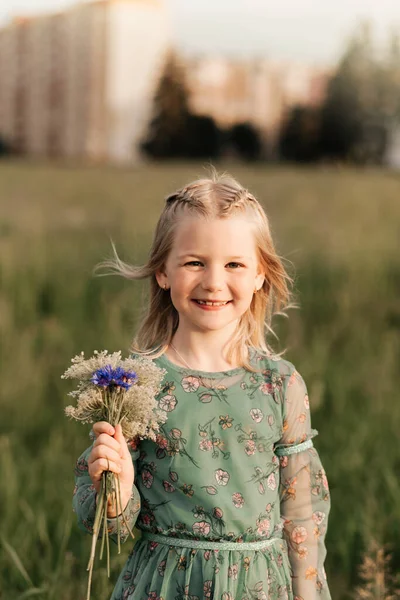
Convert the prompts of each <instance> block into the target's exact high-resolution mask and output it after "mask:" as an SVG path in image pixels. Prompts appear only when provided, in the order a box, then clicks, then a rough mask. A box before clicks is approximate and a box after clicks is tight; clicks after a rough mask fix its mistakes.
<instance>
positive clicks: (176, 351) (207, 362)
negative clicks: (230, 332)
mask: <svg viewBox="0 0 400 600" xmlns="http://www.w3.org/2000/svg"><path fill="white" fill-rule="evenodd" d="M178 333H179V332H178V331H177V332H176V333H175V335H174V337H173V339H172V345H170V346H169V347H168V349H167V352H166V354H167V356H168V358H169V359H171V361H172V362H174V363H179V364H180V365H182V366H183V367H190V368H191V369H194V370H198V371H209V372H211V371H226V370H229V369H234V368H235V367H237V366H238V365H236V364H232V363H229V362H228V361H227V359H226V353H227V347H228V342H227V341H226V340H224V342H223V343H222V341H221V340H220V339H219V340H218V339H216V338H214V339H213V340H207V341H206V342H205V341H204V340H203V341H202V342H198V341H196V336H193V335H191V336H184V335H179V334H178Z"/></svg>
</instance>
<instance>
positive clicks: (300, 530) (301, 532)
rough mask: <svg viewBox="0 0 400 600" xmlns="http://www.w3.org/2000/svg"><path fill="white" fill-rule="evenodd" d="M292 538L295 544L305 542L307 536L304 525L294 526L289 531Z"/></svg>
mask: <svg viewBox="0 0 400 600" xmlns="http://www.w3.org/2000/svg"><path fill="white" fill-rule="evenodd" d="M290 537H291V538H292V540H293V541H294V543H295V544H301V543H302V542H305V540H306V539H307V537H308V533H307V529H306V528H305V527H300V526H299V527H295V528H294V529H293V531H292V533H291V536H290Z"/></svg>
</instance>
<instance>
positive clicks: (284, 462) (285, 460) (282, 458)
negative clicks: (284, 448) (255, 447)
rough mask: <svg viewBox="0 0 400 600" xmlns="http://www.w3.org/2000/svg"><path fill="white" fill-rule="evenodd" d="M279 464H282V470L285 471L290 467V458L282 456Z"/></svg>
mask: <svg viewBox="0 0 400 600" xmlns="http://www.w3.org/2000/svg"><path fill="white" fill-rule="evenodd" d="M279 463H280V465H281V467H282V469H284V468H285V467H287V466H288V463H289V457H288V456H280V457H279Z"/></svg>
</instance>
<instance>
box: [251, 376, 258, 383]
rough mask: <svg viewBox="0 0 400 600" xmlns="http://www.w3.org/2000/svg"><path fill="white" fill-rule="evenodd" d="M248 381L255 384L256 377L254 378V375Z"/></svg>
mask: <svg viewBox="0 0 400 600" xmlns="http://www.w3.org/2000/svg"><path fill="white" fill-rule="evenodd" d="M250 381H251V383H257V377H255V376H254V375H251V376H250Z"/></svg>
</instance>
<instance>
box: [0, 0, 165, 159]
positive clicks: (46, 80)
mask: <svg viewBox="0 0 400 600" xmlns="http://www.w3.org/2000/svg"><path fill="white" fill-rule="evenodd" d="M170 44H171V36H170V29H169V20H168V15H167V13H166V10H165V6H164V2H163V1H162V0H97V1H94V2H90V3H87V2H85V3H79V4H76V5H75V6H72V7H71V8H69V9H66V10H65V11H63V12H60V13H58V14H50V15H47V14H45V15H40V16H35V17H21V18H18V19H15V20H14V21H12V22H11V23H9V24H8V25H7V26H6V27H4V28H3V29H1V30H0V135H1V136H2V137H3V138H4V139H5V140H6V141H8V142H9V143H10V144H12V146H13V147H15V148H16V149H17V150H18V151H20V152H23V153H27V154H29V155H34V156H60V157H70V158H84V159H90V160H94V161H112V162H118V163H123V162H132V161H134V160H135V158H136V157H137V155H138V147H139V144H140V140H141V139H142V137H143V135H144V132H145V129H146V126H147V123H148V120H149V117H150V113H151V106H152V98H153V95H154V93H155V89H156V86H157V82H158V79H159V76H160V73H161V70H162V67H163V64H164V60H165V56H166V53H167V52H168V49H169V48H170Z"/></svg>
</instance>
